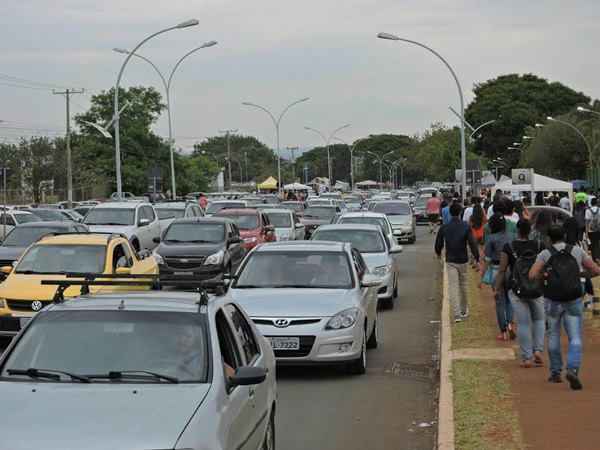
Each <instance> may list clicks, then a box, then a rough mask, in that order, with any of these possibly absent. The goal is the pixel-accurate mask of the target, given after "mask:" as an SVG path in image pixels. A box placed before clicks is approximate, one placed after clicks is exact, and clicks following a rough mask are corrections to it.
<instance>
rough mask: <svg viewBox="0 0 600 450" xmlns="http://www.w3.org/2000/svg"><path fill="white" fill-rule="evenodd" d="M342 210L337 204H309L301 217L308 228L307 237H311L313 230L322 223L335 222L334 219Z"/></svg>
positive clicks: (301, 220)
mask: <svg viewBox="0 0 600 450" xmlns="http://www.w3.org/2000/svg"><path fill="white" fill-rule="evenodd" d="M341 212H342V210H341V209H340V207H339V206H335V205H331V206H328V205H322V206H321V205H320V206H309V207H308V208H306V209H305V210H304V215H303V216H302V217H301V218H300V222H302V224H303V225H304V227H305V229H306V239H310V236H311V235H312V233H313V231H315V230H316V229H317V228H318V227H319V226H320V225H327V224H329V223H334V219H335V218H336V216H337V215H338V214H341Z"/></svg>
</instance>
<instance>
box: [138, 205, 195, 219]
mask: <svg viewBox="0 0 600 450" xmlns="http://www.w3.org/2000/svg"><path fill="white" fill-rule="evenodd" d="M141 210H143V212H142V211H140V217H143V218H145V219H148V220H150V218H149V217H148V211H147V210H146V209H145V208H141ZM184 211H185V210H184V209H177V208H156V213H157V214H158V218H159V219H161V220H162V219H179V218H181V217H183V216H184ZM186 217H188V214H186Z"/></svg>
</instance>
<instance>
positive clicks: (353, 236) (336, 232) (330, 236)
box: [311, 229, 386, 253]
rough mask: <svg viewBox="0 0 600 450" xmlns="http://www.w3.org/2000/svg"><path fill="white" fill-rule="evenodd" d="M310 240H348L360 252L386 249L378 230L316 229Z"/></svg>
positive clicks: (383, 250) (380, 251)
mask: <svg viewBox="0 0 600 450" xmlns="http://www.w3.org/2000/svg"><path fill="white" fill-rule="evenodd" d="M311 240H313V241H334V242H350V243H351V244H352V247H354V248H355V249H357V250H358V251H359V252H361V253H383V252H385V250H386V248H385V243H384V241H383V239H382V234H381V232H380V231H379V230H377V231H371V230H358V229H357V230H343V229H330V230H324V229H317V231H315V233H314V234H313V235H312V238H311Z"/></svg>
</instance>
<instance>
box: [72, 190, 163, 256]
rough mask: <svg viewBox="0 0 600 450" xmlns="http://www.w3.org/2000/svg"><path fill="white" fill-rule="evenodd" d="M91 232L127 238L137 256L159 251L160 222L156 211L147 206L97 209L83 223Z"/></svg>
mask: <svg viewBox="0 0 600 450" xmlns="http://www.w3.org/2000/svg"><path fill="white" fill-rule="evenodd" d="M83 223H84V224H86V225H87V226H88V227H90V231H93V232H101V233H120V234H124V235H125V236H127V238H128V239H129V243H130V244H131V246H132V247H133V249H134V250H135V251H136V252H139V251H140V250H144V249H146V250H152V249H154V247H156V245H157V244H156V241H155V239H154V238H158V237H160V230H161V229H160V222H159V221H158V215H157V214H156V211H154V207H153V206H152V205H151V204H150V203H147V202H138V201H129V202H107V203H101V204H100V205H96V206H95V207H94V209H92V210H90V212H88V213H87V215H86V216H85V219H83Z"/></svg>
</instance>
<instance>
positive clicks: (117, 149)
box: [114, 19, 200, 198]
mask: <svg viewBox="0 0 600 450" xmlns="http://www.w3.org/2000/svg"><path fill="white" fill-rule="evenodd" d="M199 23H200V22H198V20H197V19H190V20H186V21H185V22H181V23H180V24H178V25H175V26H174V27H169V28H165V29H164V30H160V31H157V32H156V33H153V34H151V35H150V36H148V37H146V38H145V39H143V40H142V41H141V42H140V43H139V44H137V45H136V46H135V47H134V48H133V50H132V51H131V52H130V53H129V54H128V55H127V57H126V58H125V61H123V64H122V65H121V70H119V75H118V76H117V82H116V83H115V96H114V123H115V172H116V176H117V196H118V197H119V198H121V196H122V194H123V183H122V180H121V136H120V127H119V85H120V84H121V77H122V76H123V72H124V71H125V67H126V66H127V63H128V62H129V60H130V59H131V57H132V56H133V55H134V54H135V52H137V51H138V49H139V48H140V47H141V46H142V45H144V44H145V43H146V42H148V41H149V40H150V39H152V38H153V37H156V36H158V35H160V34H163V33H166V32H168V31H172V30H179V29H183V28H188V27H193V26H195V25H198V24H199Z"/></svg>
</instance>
